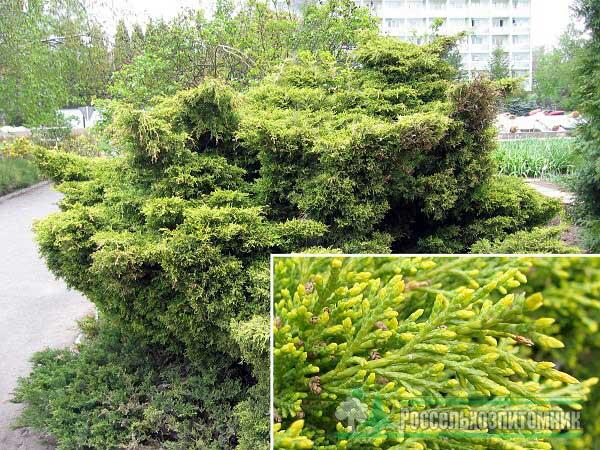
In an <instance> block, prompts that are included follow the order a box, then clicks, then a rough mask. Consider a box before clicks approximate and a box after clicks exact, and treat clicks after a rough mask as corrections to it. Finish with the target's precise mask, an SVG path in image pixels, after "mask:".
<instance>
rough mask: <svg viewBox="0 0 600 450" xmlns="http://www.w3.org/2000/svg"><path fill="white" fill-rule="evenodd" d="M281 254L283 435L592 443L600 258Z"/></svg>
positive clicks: (308, 441)
mask: <svg viewBox="0 0 600 450" xmlns="http://www.w3.org/2000/svg"><path fill="white" fill-rule="evenodd" d="M272 262H273V264H272V265H273V269H272V276H273V279H272V283H273V320H272V329H273V354H272V358H273V363H274V365H273V380H272V383H273V386H272V391H273V399H272V400H273V401H272V420H273V442H274V448H276V449H283V448H293V449H368V448H369V449H370V448H373V449H376V448H377V449H379V448H381V449H388V450H390V449H393V450H404V449H407V450H408V449H411V450H424V449H449V450H454V449H512V450H520V449H540V450H542V449H544V450H545V449H551V448H555V449H592V448H596V447H594V445H597V442H598V439H599V436H600V435H599V434H598V433H599V430H600V419H599V412H600V390H599V389H598V386H597V383H598V378H597V376H598V375H599V374H600V365H599V364H600V362H599V361H600V359H599V356H600V335H599V334H598V323H599V322H600V258H599V257H580V256H579V257H565V256H557V257H553V256H545V257H493V256H490V257H470V256H451V257H410V256H380V257H378V256H358V255H357V256H342V255H340V256H335V255H334V256H318V255H306V256H274V257H273V261H272Z"/></svg>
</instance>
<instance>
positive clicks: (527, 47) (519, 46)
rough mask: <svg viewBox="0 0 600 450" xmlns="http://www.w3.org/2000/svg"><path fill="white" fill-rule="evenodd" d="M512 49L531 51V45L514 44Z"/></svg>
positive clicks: (526, 43)
mask: <svg viewBox="0 0 600 450" xmlns="http://www.w3.org/2000/svg"><path fill="white" fill-rule="evenodd" d="M511 48H512V50H513V51H521V52H523V51H529V48H530V44H529V42H517V43H515V42H513V43H512V45H511Z"/></svg>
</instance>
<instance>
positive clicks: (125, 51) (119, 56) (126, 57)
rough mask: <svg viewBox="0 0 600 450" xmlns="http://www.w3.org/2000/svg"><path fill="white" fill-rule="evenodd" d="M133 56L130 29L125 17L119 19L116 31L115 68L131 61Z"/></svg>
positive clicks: (117, 68) (118, 68)
mask: <svg viewBox="0 0 600 450" xmlns="http://www.w3.org/2000/svg"><path fill="white" fill-rule="evenodd" d="M132 56H133V51H132V46H131V38H130V36H129V30H128V29H127V25H125V21H124V20H123V19H120V20H119V23H118V24H117V30H116V32H115V44H114V48H113V65H114V68H115V70H120V69H121V68H122V67H123V66H124V65H125V64H129V63H130V62H131V58H132Z"/></svg>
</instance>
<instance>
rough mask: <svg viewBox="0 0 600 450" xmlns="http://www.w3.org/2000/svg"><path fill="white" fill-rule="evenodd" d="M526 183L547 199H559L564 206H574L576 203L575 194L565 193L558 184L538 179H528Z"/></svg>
mask: <svg viewBox="0 0 600 450" xmlns="http://www.w3.org/2000/svg"><path fill="white" fill-rule="evenodd" d="M525 183H527V184H528V185H529V186H531V187H532V188H534V189H535V190H536V191H538V192H539V193H540V194H542V195H545V196H546V197H550V198H557V199H559V200H560V201H562V202H563V204H564V205H572V204H573V203H575V194H574V193H572V192H568V191H565V190H564V189H563V188H561V187H560V186H559V185H558V184H555V183H551V182H549V181H543V180H540V179H538V178H526V179H525Z"/></svg>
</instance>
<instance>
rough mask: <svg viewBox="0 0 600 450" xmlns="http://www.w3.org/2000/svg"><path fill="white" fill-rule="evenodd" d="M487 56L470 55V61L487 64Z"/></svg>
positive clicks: (485, 54)
mask: <svg viewBox="0 0 600 450" xmlns="http://www.w3.org/2000/svg"><path fill="white" fill-rule="evenodd" d="M488 58H489V55H488V54H487V53H473V54H472V55H471V60H472V61H473V62H487V61H488Z"/></svg>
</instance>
